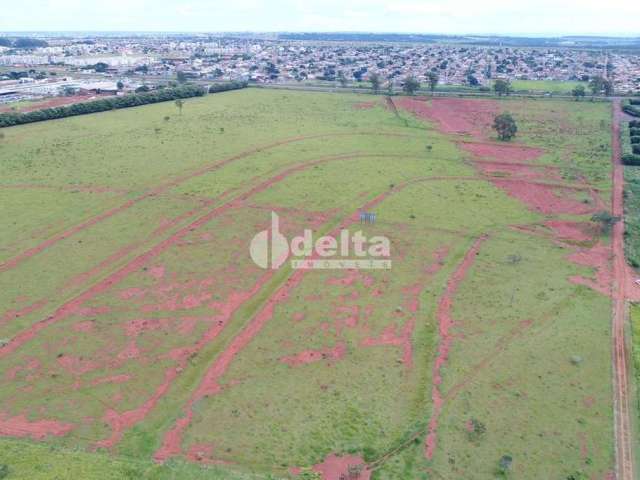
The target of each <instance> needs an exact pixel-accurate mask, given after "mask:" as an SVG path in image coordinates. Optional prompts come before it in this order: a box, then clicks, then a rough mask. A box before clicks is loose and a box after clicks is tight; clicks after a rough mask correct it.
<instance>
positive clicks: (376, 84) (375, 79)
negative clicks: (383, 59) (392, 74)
mask: <svg viewBox="0 0 640 480" xmlns="http://www.w3.org/2000/svg"><path fill="white" fill-rule="evenodd" d="M369 81H370V82H371V90H373V93H375V94H377V93H378V92H379V91H380V75H378V72H371V73H370V74H369Z"/></svg>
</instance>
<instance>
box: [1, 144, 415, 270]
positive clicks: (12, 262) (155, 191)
mask: <svg viewBox="0 0 640 480" xmlns="http://www.w3.org/2000/svg"><path fill="white" fill-rule="evenodd" d="M355 135H387V136H398V137H402V136H406V135H402V134H391V133H380V132H375V133H368V132H359V133H333V134H318V135H308V136H300V137H293V138H289V139H286V140H281V141H278V142H273V143H270V144H268V145H263V146H260V147H256V148H252V149H250V150H246V151H244V152H242V153H239V154H237V155H234V156H232V157H228V158H226V159H224V160H221V161H218V162H215V163H213V164H209V165H205V166H204V167H201V168H199V169H197V170H194V171H193V172H190V173H187V174H184V175H181V176H179V177H176V178H174V179H172V180H170V181H168V182H165V183H163V184H161V185H159V186H157V187H154V188H152V189H150V190H149V191H147V192H145V193H143V194H142V195H140V196H138V197H136V198H133V199H131V200H128V201H126V202H124V203H123V204H121V205H119V206H117V207H113V208H111V209H109V210H106V211H104V212H102V213H100V214H99V215H96V216H94V217H91V218H89V219H87V220H85V221H84V222H82V223H79V224H77V225H74V226H73V227H71V228H69V229H67V230H65V231H63V232H60V233H58V234H57V235H54V236H53V237H51V238H49V239H47V240H45V241H43V242H41V243H40V244H38V245H36V246H35V247H32V248H30V249H28V250H25V251H24V252H22V253H20V254H18V255H16V256H15V257H12V258H10V259H8V260H6V261H5V262H4V263H0V273H2V272H4V271H7V270H10V269H12V268H15V267H16V266H17V265H19V264H20V263H22V262H23V261H25V260H27V259H29V258H31V257H33V256H34V255H36V254H38V253H40V252H42V251H43V250H45V249H47V248H49V247H51V246H52V245H55V244H56V243H58V242H60V241H62V240H64V239H66V238H69V237H71V236H72V235H75V234H76V233H79V232H81V231H83V230H86V229H87V228H89V227H91V226H93V225H96V224H97V223H100V222H102V221H103V220H106V219H108V218H111V217H113V216H114V215H116V214H118V213H121V212H123V211H125V210H128V209H129V208H131V207H133V206H134V205H136V204H137V203H139V202H141V201H143V200H145V199H147V198H150V197H153V196H157V195H160V194H162V193H164V192H166V191H167V190H169V189H171V188H174V187H176V186H178V185H180V184H182V183H184V182H186V181H187V180H191V179H193V178H196V177H199V176H201V175H204V174H206V173H209V172H212V171H214V170H218V169H220V168H222V167H224V166H225V165H228V164H230V163H232V162H234V161H236V160H240V159H243V158H246V157H248V156H251V155H253V154H256V153H259V152H262V151H264V150H269V149H272V148H276V147H280V146H283V145H287V144H290V143H294V142H300V141H304V140H311V139H318V138H326V137H335V136H355Z"/></svg>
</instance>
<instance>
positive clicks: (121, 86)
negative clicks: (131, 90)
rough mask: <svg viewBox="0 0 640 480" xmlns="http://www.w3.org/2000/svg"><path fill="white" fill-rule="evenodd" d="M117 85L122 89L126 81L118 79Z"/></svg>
mask: <svg viewBox="0 0 640 480" xmlns="http://www.w3.org/2000/svg"><path fill="white" fill-rule="evenodd" d="M116 86H117V87H118V90H122V89H123V88H124V83H122V80H118V83H117V84H116Z"/></svg>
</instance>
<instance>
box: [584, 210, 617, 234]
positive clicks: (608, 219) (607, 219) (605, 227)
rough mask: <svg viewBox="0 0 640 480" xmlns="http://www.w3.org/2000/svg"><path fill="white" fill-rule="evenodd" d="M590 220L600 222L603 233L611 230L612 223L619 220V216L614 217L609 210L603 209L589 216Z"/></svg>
mask: <svg viewBox="0 0 640 480" xmlns="http://www.w3.org/2000/svg"><path fill="white" fill-rule="evenodd" d="M591 221H592V222H596V223H599V224H600V229H601V231H602V232H603V233H608V232H609V231H610V230H611V227H613V225H614V224H615V223H616V222H618V221H620V217H614V216H613V215H611V214H610V213H609V212H607V211H605V210H603V211H602V212H598V213H596V214H594V215H593V216H592V217H591Z"/></svg>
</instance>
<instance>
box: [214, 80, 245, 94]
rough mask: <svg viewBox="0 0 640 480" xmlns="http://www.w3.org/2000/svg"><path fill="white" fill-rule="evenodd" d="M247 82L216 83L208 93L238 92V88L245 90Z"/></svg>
mask: <svg viewBox="0 0 640 480" xmlns="http://www.w3.org/2000/svg"><path fill="white" fill-rule="evenodd" d="M247 85H248V83H247V82H240V81H233V82H227V83H216V84H215V85H211V86H210V87H209V93H218V92H226V91H229V90H239V89H240V88H246V87H247Z"/></svg>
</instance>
